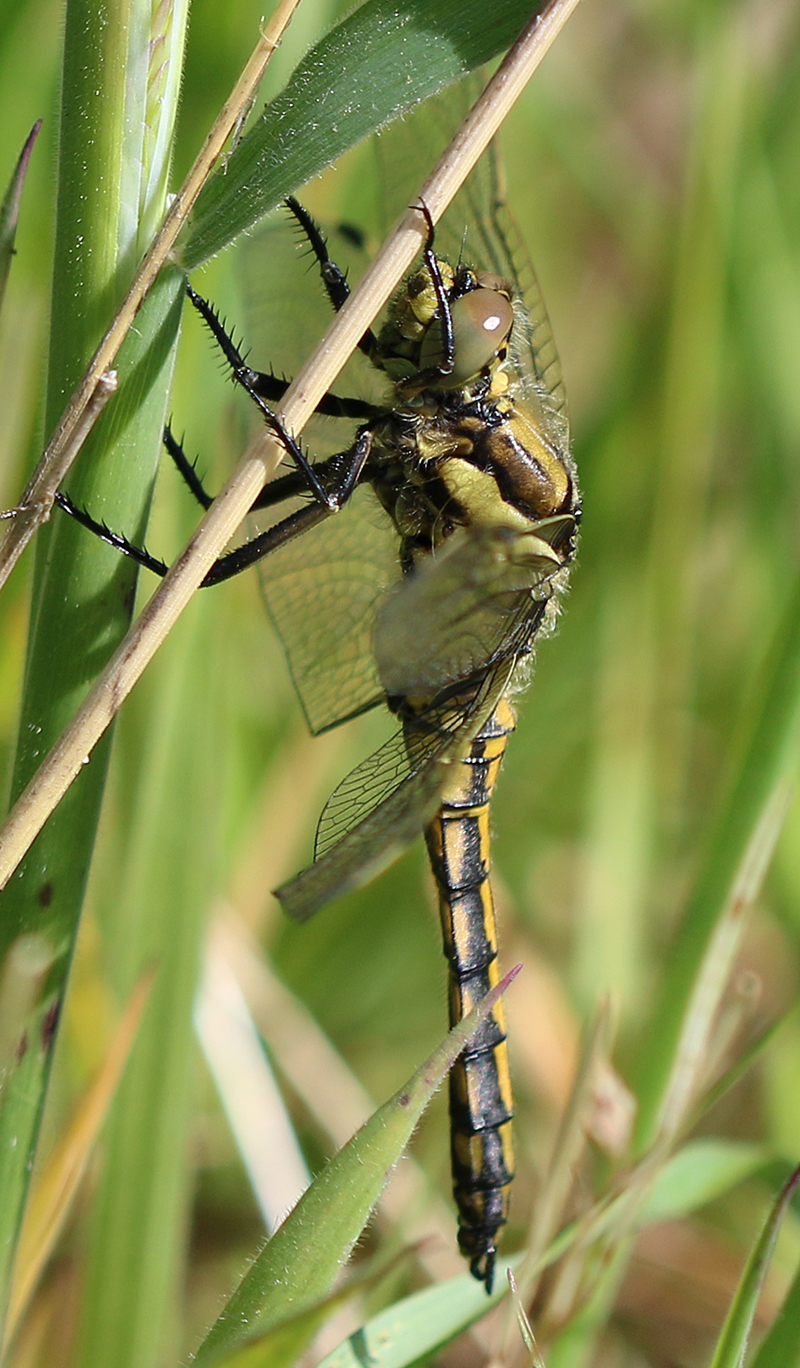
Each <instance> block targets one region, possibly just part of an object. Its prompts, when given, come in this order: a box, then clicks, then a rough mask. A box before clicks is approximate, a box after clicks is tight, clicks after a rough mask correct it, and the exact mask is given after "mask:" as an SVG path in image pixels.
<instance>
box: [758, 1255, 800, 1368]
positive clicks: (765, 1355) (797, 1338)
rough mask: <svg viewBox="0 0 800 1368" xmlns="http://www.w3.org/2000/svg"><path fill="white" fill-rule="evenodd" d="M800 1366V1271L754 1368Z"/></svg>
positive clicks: (760, 1348)
mask: <svg viewBox="0 0 800 1368" xmlns="http://www.w3.org/2000/svg"><path fill="white" fill-rule="evenodd" d="M798 1364H800V1270H798V1272H797V1273H796V1274H795V1277H794V1281H793V1283H792V1285H791V1287H790V1288H789V1291H788V1292H787V1293H786V1297H785V1299H784V1302H783V1306H782V1307H781V1309H780V1311H779V1312H778V1316H777V1318H776V1320H775V1322H774V1324H773V1326H772V1328H771V1329H770V1330H769V1332H768V1334H767V1335H766V1338H765V1339H764V1340H763V1341H762V1343H761V1345H760V1346H759V1349H758V1353H757V1354H756V1356H755V1358H754V1359H753V1365H752V1368H798Z"/></svg>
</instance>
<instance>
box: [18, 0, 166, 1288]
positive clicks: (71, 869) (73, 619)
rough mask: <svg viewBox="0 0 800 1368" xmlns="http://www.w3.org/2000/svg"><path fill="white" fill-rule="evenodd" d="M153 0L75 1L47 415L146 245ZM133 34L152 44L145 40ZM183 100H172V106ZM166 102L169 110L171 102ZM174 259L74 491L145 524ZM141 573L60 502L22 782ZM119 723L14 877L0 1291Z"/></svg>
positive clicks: (43, 562)
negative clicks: (40, 971)
mask: <svg viewBox="0 0 800 1368" xmlns="http://www.w3.org/2000/svg"><path fill="white" fill-rule="evenodd" d="M150 24H151V6H150V4H149V2H148V0H129V3H127V4H121V5H119V6H117V7H116V8H115V9H114V10H113V13H110V14H108V15H104V14H102V13H101V12H99V11H98V9H97V6H96V5H94V4H92V3H89V2H88V0H71V3H70V4H69V5H68V7H67V13H66V24H65V40H64V66H63V78H62V118H61V133H60V147H59V157H60V160H59V168H58V203H57V225H56V240H55V260H54V278H53V290H52V310H51V338H50V356H49V372H48V387H47V403H46V418H45V421H46V424H47V425H48V426H50V427H51V426H52V425H53V424H54V423H55V421H56V419H57V417H58V416H59V414H60V412H61V410H62V408H63V404H64V401H65V398H66V397H67V395H68V394H69V393H70V392H71V391H72V389H73V388H74V385H75V383H76V381H77V380H78V378H79V376H80V374H81V372H82V370H83V368H84V366H85V364H86V362H87V361H88V359H89V357H90V356H91V354H92V351H93V350H94V347H95V345H96V343H97V341H98V340H99V337H100V335H101V333H102V330H103V328H104V326H105V324H106V323H107V322H108V318H109V317H110V314H111V312H112V309H113V307H114V305H115V304H116V303H117V302H118V301H119V299H120V297H121V295H122V293H123V291H124V288H125V286H126V284H127V282H128V280H129V278H130V274H131V272H132V270H133V267H134V265H135V264H136V261H137V259H138V256H139V254H140V251H141V240H140V226H141V221H142V215H149V214H151V213H152V212H154V204H153V201H152V199H151V200H150V201H147V199H146V196H145V197H143V195H142V186H141V177H142V174H143V171H144V170H145V165H144V155H143V154H144V149H143V146H142V139H143V128H144V116H145V114H146V111H147V102H148V94H149V89H150V75H151V73H150V71H149V66H148V64H149V62H150V60H151V58H153V57H154V53H153V51H152V49H151V45H150V39H151V37H152V36H153V35H152V34H151V28H150ZM137 42H139V43H140V44H141V46H140V47H137ZM172 115H173V116H174V107H173V110H172ZM166 116H167V111H166V110H165V117H166ZM180 287H181V278H180V275H179V273H178V272H177V271H175V270H174V269H173V270H171V271H170V272H169V273H167V274H165V276H164V277H163V278H162V280H161V281H160V282H159V286H158V288H157V289H156V290H155V291H154V292H153V294H152V295H151V297H150V299H149V300H148V301H147V305H146V306H145V308H144V309H143V310H142V311H141V313H140V315H139V318H138V319H137V329H136V330H135V332H134V333H133V334H132V335H131V336H130V337H129V338H128V341H127V344H126V347H125V350H124V354H123V353H122V352H121V353H120V357H119V366H118V369H119V375H120V387H119V391H118V393H117V395H116V398H115V399H114V401H113V403H112V404H111V405H110V406H109V407H107V409H106V411H105V414H104V415H103V419H102V421H101V422H100V423H99V424H98V426H97V428H96V429H95V431H94V433H93V434H92V440H91V443H90V444H87V448H86V449H85V450H84V452H83V453H82V457H81V462H80V463H79V464H80V469H79V471H77V472H76V475H77V478H76V481H75V483H74V484H73V487H72V488H73V493H75V494H76V497H77V498H78V499H79V500H80V501H81V502H90V503H91V504H92V506H93V508H94V511H95V512H97V513H100V515H101V516H102V515H103V514H105V515H106V516H108V517H109V518H111V519H112V520H116V518H117V517H118V516H119V517H120V518H121V525H122V526H127V527H129V528H131V530H135V529H136V527H137V526H139V527H141V519H142V516H143V513H144V510H145V509H146V507H147V503H148V500H149V497H150V491H151V487H152V480H153V474H154V470H155V465H156V462H157V460H158V456H159V434H160V428H161V425H162V422H163V415H164V410H165V405H166V392H167V385H168V381H169V377H170V374H171V366H172V355H173V345H174V341H175V337H176V335H177V327H178V319H179V315H180V304H181V290H180ZM134 583H135V574H134V573H132V570H131V568H129V567H128V566H123V565H121V564H120V562H119V558H118V557H116V556H114V554H113V553H111V554H110V555H109V556H106V555H104V554H103V552H102V550H101V549H100V548H98V547H97V546H96V545H94V544H92V543H91V539H87V538H86V537H85V535H84V534H83V533H82V532H81V531H80V529H79V528H78V527H77V526H70V525H69V524H68V520H67V519H66V518H63V517H60V516H57V517H55V518H54V519H53V521H52V523H51V524H50V525H49V526H48V527H47V528H46V529H44V530H43V535H42V537H41V538H40V542H39V546H38V548H37V567H36V581H35V586H34V591H33V607H32V617H31V627H30V633H29V641H28V655H27V662H26V674H25V685H24V697H23V704H22V719H21V726H20V734H19V743H18V749H17V756H16V762H15V768H14V776H13V781H12V796H13V797H16V796H17V795H18V794H19V792H20V791H21V790H22V788H23V787H24V786H25V784H26V782H27V781H28V779H29V778H30V777H31V774H32V773H33V771H34V770H35V769H36V767H37V766H38V764H39V762H40V760H41V758H42V757H43V756H44V754H46V752H47V751H48V750H49V749H50V747H51V746H52V744H53V742H54V741H55V740H56V738H57V737H58V736H59V734H60V733H61V731H62V730H63V727H64V725H65V724H66V722H67V721H68V720H69V718H70V717H71V715H72V713H73V712H74V709H75V706H76V704H77V703H78V702H79V701H80V700H81V699H82V698H83V696H84V694H85V692H86V689H87V686H88V683H89V681H90V680H91V678H92V677H93V675H94V673H95V672H96V671H97V670H98V669H99V668H100V666H101V664H102V663H103V662H104V661H105V660H106V659H107V658H108V656H109V655H110V654H111V652H112V651H113V649H114V647H115V646H116V644H117V643H118V642H119V640H120V639H121V637H122V635H123V634H124V632H125V630H126V628H127V625H128V623H129V621H130V614H131V610H132V606H133V596H134ZM109 745H110V736H107V737H106V738H104V740H103V742H102V743H101V745H100V746H99V747H98V748H97V750H96V751H95V753H94V755H93V757H92V763H91V764H90V765H87V766H86V768H85V770H84V772H83V773H82V774H81V776H80V779H79V781H78V782H77V783H76V784H75V785H74V786H73V788H72V789H71V791H70V793H69V795H68V797H67V800H66V801H65V803H64V804H63V805H62V806H61V808H60V810H59V812H58V813H57V814H56V815H54V817H53V818H52V819H51V820H50V822H49V823H48V824H47V827H46V828H45V830H44V831H43V832H42V834H41V836H40V838H39V840H38V841H37V842H36V843H35V845H34V846H33V848H32V850H31V852H30V853H29V855H28V858H27V859H26V861H25V863H24V865H23V866H22V867H21V868H20V869H19V870H18V871H17V874H16V875H15V877H14V879H13V880H12V881H11V883H10V884H9V886H8V888H7V889H6V890H5V891H4V894H3V899H2V919H1V921H0V957H3V958H4V957H5V956H6V954H7V953H8V951H9V949H10V948H11V947H12V946H14V945H15V944H16V945H17V946H19V944H20V943H21V938H23V937H26V936H30V935H32V934H33V935H35V936H36V937H38V938H39V940H40V942H41V944H42V945H43V947H44V948H45V950H46V953H47V956H48V958H49V960H50V969H49V973H48V974H47V976H46V978H45V979H44V980H43V981H40V982H39V984H38V985H37V988H38V991H37V993H36V995H35V1000H34V1001H32V1002H31V1003H30V1011H29V1015H28V1019H27V1021H26V1022H24V1023H23V1024H22V1025H21V1029H20V1031H19V1037H18V1049H17V1052H16V1057H17V1067H16V1068H15V1069H14V1070H12V1072H11V1073H10V1075H9V1076H8V1077H7V1079H6V1087H5V1089H4V1092H3V1096H2V1106H1V1107H0V1137H1V1138H0V1150H2V1156H1V1157H0V1212H2V1214H1V1215H0V1249H1V1250H2V1255H1V1256H0V1259H1V1260H2V1263H0V1305H2V1304H4V1302H5V1296H6V1290H5V1289H6V1287H7V1281H8V1269H9V1263H10V1259H11V1257H12V1255H13V1249H14V1244H15V1240H16V1234H17V1231H18V1228H19V1220H20V1213H21V1208H22V1202H23V1200H24V1195H25V1192H26V1189H27V1182H28V1172H29V1164H30V1160H31V1157H32V1153H33V1149H34V1147H35V1143H36V1136H37V1131H38V1124H39V1117H40V1115H41V1108H42V1102H43V1097H44V1089H45V1085H46V1080H47V1074H48V1069H49V1061H50V1056H51V1051H52V1042H53V1037H54V1026H55V1021H56V1019H57V1014H58V1010H59V1007H60V1003H61V999H62V996H63V991H64V985H65V979H66V973H67V969H68V966H69V962H70V956H71V952H72V946H73V944H74V939H75V933H76V929H77V921H78V915H79V910H80V905H81V900H82V896H83V890H84V886H85V881H86V875H87V871H88V865H89V860H90V856H91V850H92V845H93V840H94V832H95V827H96V822H97V816H98V813H99V807H100V799H101V795H102V788H103V781H104V777H105V770H106V764H107V759H108V752H109Z"/></svg>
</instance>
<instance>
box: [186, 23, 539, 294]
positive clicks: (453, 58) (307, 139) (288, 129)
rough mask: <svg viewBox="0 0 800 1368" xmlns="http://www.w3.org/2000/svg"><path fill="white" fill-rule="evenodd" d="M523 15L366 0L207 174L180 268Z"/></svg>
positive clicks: (470, 59)
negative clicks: (488, 15)
mask: <svg viewBox="0 0 800 1368" xmlns="http://www.w3.org/2000/svg"><path fill="white" fill-rule="evenodd" d="M530 13H531V7H530V4H529V3H526V0H497V4H496V5H495V6H494V7H493V9H492V20H491V23H489V24H487V22H486V7H485V5H484V4H483V0H403V3H402V4H400V5H398V4H397V3H396V0H366V4H363V5H361V7H360V8H359V9H357V10H356V11H355V13H354V14H351V15H350V16H349V18H347V19H345V20H343V22H342V23H340V24H338V25H337V26H336V27H335V28H334V29H332V30H331V32H330V33H328V34H327V35H326V36H325V37H324V38H323V39H322V40H321V41H320V42H319V43H317V44H316V45H315V47H313V48H312V49H311V51H310V52H309V53H308V54H307V55H306V57H304V59H303V61H302V62H301V63H300V65H299V66H298V67H297V68H296V70H295V72H294V74H293V76H292V77H291V79H290V81H289V83H288V85H287V86H286V88H285V90H283V91H282V92H281V94H280V95H279V96H277V98H276V99H275V100H273V101H272V102H271V103H270V104H269V105H267V107H266V109H265V110H264V112H263V114H262V115H261V118H260V119H259V120H258V122H257V123H256V124H255V125H254V126H253V127H252V128H251V129H250V131H249V132H248V133H247V134H245V136H244V137H243V138H242V140H241V142H240V143H239V144H238V145H237V147H236V148H235V149H234V151H233V152H232V153H231V156H230V157H229V159H228V161H227V162H226V165H225V167H224V169H223V170H222V171H219V170H218V171H217V172H216V173H215V174H214V176H213V177H212V178H211V180H210V181H209V183H208V185H207V186H206V187H205V189H204V190H203V192H202V194H201V195H200V196H199V198H198V200H197V205H196V207H195V211H194V214H193V215H192V218H191V220H190V222H189V224H188V225H187V230H186V235H185V241H184V243H183V245H182V250H181V248H180V246H179V256H180V259H181V263H182V265H183V266H184V267H185V269H186V270H187V271H188V270H193V269H194V268H195V267H197V266H199V265H201V264H202V262H204V261H206V260H207V259H208V258H209V257H210V256H213V255H214V254H215V253H216V252H219V251H221V249H222V248H223V247H225V246H227V245H228V243H230V242H232V241H233V239H234V238H236V237H238V235H239V234H240V233H243V232H245V231H246V230H247V229H249V228H253V227H254V226H255V224H256V223H258V222H259V220H260V219H262V218H263V217H264V215H265V214H267V213H268V212H269V210H270V209H274V207H275V206H276V204H279V203H280V201H281V200H282V199H284V197H285V196H286V195H287V194H288V193H289V192H290V191H291V190H293V189H295V188H296V186H298V185H301V184H303V183H304V182H305V181H307V180H310V179H311V177H312V176H315V175H318V174H319V172H320V171H322V170H323V169H324V168H325V167H326V166H328V165H329V164H330V163H331V162H332V161H334V160H335V159H336V158H337V157H339V156H341V154H342V153H343V152H346V151H347V149H348V148H350V147H354V146H355V144H356V143H358V142H360V141H361V139H362V138H365V137H367V136H368V134H370V133H374V132H375V131H376V130H377V129H379V128H381V127H382V126H383V125H384V124H387V123H389V122H390V121H391V120H392V119H395V118H397V117H398V115H400V114H403V113H404V112H405V111H406V110H407V109H410V108H411V107H412V106H413V105H415V104H417V103H418V102H419V101H420V100H424V99H425V98H426V96H428V95H432V94H434V93H435V92H436V91H438V90H441V89H443V87H444V86H446V85H449V84H450V83H451V82H452V81H455V80H458V78H459V77H460V76H463V75H464V74H465V72H467V71H470V70H472V68H473V67H476V66H479V65H480V64H481V63H482V62H487V61H490V60H491V58H492V57H496V56H497V55H498V53H500V52H502V51H503V49H504V48H507V47H508V46H509V45H510V44H511V42H512V41H513V39H514V38H515V37H516V35H517V33H518V32H519V30H520V29H521V28H522V26H523V24H524V23H525V22H526V20H528V19H529V18H530ZM331 72H335V73H336V79H335V82H333V83H332V82H331V78H330V73H331Z"/></svg>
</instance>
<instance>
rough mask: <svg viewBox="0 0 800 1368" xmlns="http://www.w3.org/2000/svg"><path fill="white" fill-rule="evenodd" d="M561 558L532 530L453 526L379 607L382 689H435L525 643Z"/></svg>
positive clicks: (486, 666) (377, 644) (376, 646)
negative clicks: (461, 530)
mask: <svg viewBox="0 0 800 1368" xmlns="http://www.w3.org/2000/svg"><path fill="white" fill-rule="evenodd" d="M561 566H562V560H561V558H560V557H559V556H558V555H557V553H556V552H555V551H553V549H552V548H551V546H550V545H549V544H548V543H547V542H546V541H544V540H543V539H541V538H540V537H537V536H536V534H535V532H533V531H532V532H531V533H524V534H520V533H516V532H510V531H508V529H505V528H497V527H477V528H472V529H470V530H469V531H468V532H465V533H462V534H454V535H453V536H452V537H450V538H449V539H448V540H447V541H446V542H445V543H444V545H443V547H442V548H441V550H440V551H439V553H437V554H436V555H435V556H432V557H431V558H430V559H429V560H427V561H426V562H425V563H424V564H423V565H422V566H421V567H420V569H418V570H417V571H416V572H415V573H414V574H413V575H410V576H408V577H407V578H406V579H404V580H403V582H402V583H401V584H400V585H398V586H397V588H396V589H394V590H393V592H392V593H391V594H389V595H388V596H387V598H386V599H385V601H384V602H383V604H382V606H381V609H380V612H379V613H378V615H377V618H376V622H375V630H374V633H373V647H374V652H375V659H376V661H377V667H378V676H379V678H380V681H381V683H382V685H383V687H384V689H385V690H386V692H387V693H389V694H401V695H408V694H414V693H419V692H424V691H430V690H433V691H436V690H439V689H442V688H445V687H446V686H448V685H449V684H451V683H452V682H453V681H454V680H464V679H469V678H470V677H471V676H474V675H475V674H477V673H479V672H480V671H481V670H482V669H489V668H491V667H492V666H493V665H494V664H495V663H496V661H498V660H499V659H502V658H505V657H508V656H511V655H518V654H520V653H521V652H522V651H524V650H525V649H527V647H528V644H529V642H530V641H531V639H532V637H533V636H534V635H535V631H536V628H537V626H538V624H539V622H540V620H541V617H542V613H543V611H544V605H545V603H546V600H547V599H548V598H549V597H550V594H551V592H552V590H551V583H550V582H551V580H552V578H553V576H554V575H555V574H557V572H558V571H559V570H560V569H561Z"/></svg>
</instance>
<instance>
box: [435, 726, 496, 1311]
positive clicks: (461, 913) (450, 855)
mask: <svg viewBox="0 0 800 1368" xmlns="http://www.w3.org/2000/svg"><path fill="white" fill-rule="evenodd" d="M513 728H514V713H513V711H512V709H511V706H510V704H509V703H507V702H506V700H505V699H501V701H500V703H499V704H498V706H497V707H496V708H495V710H494V712H493V713H492V715H491V716H490V717H489V718H488V720H487V721H486V722H485V723H484V725H483V726H482V727H481V729H480V731H479V732H478V734H477V735H476V737H475V738H474V740H473V742H472V744H471V746H470V750H469V753H468V754H467V755H466V756H465V757H464V759H463V760H461V761H460V762H459V763H458V764H457V765H454V766H453V778H452V779H451V780H450V782H449V783H448V785H447V787H446V788H445V791H444V794H443V797H442V804H441V807H440V808H439V811H438V812H437V814H436V816H435V817H434V819H433V821H432V822H431V823H430V825H429V826H428V828H427V830H426V833H425V839H426V843H427V846H428V853H429V855H430V859H431V865H432V868H433V873H434V877H435V879H436V883H437V887H438V892H439V914H440V917H441V922H442V935H443V940H444V953H445V956H446V958H447V961H448V965H449V970H450V982H449V1000H450V1024H451V1025H455V1024H456V1023H457V1022H458V1021H460V1020H461V1019H462V1017H463V1016H465V1015H466V1013H467V1012H469V1011H470V1009H471V1008H472V1007H473V1006H474V1005H475V1003H476V1002H478V1001H479V1000H480V999H481V998H482V997H484V996H485V995H486V993H487V992H488V991H489V989H490V988H492V987H494V985H495V984H496V983H497V982H498V979H499V972H498V967H497V931H496V923H495V913H494V901H493V898H492V890H491V885H490V882H489V873H490V864H491V855H490V844H489V839H490V838H489V804H490V802H491V797H492V792H493V790H494V786H495V783H496V780H497V775H498V772H499V769H500V764H501V762H502V759H503V754H504V752H505V747H506V741H507V738H508V735H509V733H510V732H511V731H512V730H513ZM512 1116H513V1099H512V1093H511V1078H510V1075H509V1069H508V1053H507V1049H506V1027H505V1017H504V1013H503V1005H502V1002H498V1003H497V1004H496V1005H495V1008H494V1010H493V1012H492V1013H491V1015H490V1016H488V1017H487V1018H486V1020H485V1021H484V1022H483V1024H482V1025H481V1027H480V1028H479V1031H478V1033H477V1035H475V1036H474V1037H473V1038H472V1040H471V1042H470V1044H469V1045H468V1046H467V1048H466V1050H465V1051H464V1052H463V1054H462V1055H461V1056H460V1057H459V1059H458V1060H457V1062H456V1064H455V1065H454V1067H453V1069H452V1070H451V1073H450V1119H451V1162H452V1173H453V1195H454V1197H455V1201H456V1206H457V1207H458V1215H459V1233H458V1243H459V1247H460V1249H461V1252H462V1254H464V1255H465V1256H466V1257H467V1258H468V1259H469V1260H470V1270H471V1272H472V1273H473V1275H474V1276H475V1277H476V1278H479V1279H480V1280H481V1281H483V1282H485V1283H486V1287H487V1290H489V1291H491V1286H492V1278H493V1274H494V1261H495V1250H496V1240H497V1233H498V1231H499V1230H500V1228H501V1226H503V1225H504V1224H505V1222H506V1221H507V1219H508V1205H509V1189H510V1184H511V1180H512V1178H513V1176H514V1150H513V1141H512V1128H511V1120H512Z"/></svg>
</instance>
